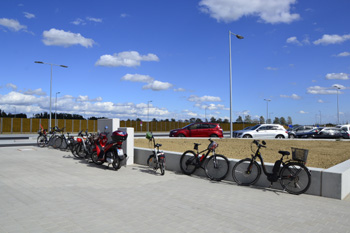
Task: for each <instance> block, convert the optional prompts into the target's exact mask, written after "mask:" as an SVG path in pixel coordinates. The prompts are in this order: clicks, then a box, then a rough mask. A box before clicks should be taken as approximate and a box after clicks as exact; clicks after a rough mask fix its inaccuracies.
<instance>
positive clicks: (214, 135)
mask: <svg viewBox="0 0 350 233" xmlns="http://www.w3.org/2000/svg"><path fill="white" fill-rule="evenodd" d="M210 137H211V138H217V137H219V136H218V135H216V134H212V135H210Z"/></svg>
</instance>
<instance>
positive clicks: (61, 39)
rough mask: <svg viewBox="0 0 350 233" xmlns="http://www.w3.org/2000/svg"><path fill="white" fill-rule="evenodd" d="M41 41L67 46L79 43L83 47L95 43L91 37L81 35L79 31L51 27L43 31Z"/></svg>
mask: <svg viewBox="0 0 350 233" xmlns="http://www.w3.org/2000/svg"><path fill="white" fill-rule="evenodd" d="M43 37H44V39H43V42H44V44H45V45H56V46H63V47H69V46H72V45H81V46H83V47H86V48H88V47H92V45H93V44H94V43H95V42H94V41H93V40H92V39H89V38H85V37H83V36H82V35H81V34H80V33H72V32H66V31H64V30H58V29H55V28H51V29H50V30H49V31H44V32H43Z"/></svg>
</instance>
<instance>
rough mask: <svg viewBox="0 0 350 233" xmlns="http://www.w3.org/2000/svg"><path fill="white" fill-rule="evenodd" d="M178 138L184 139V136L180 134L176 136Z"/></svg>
mask: <svg viewBox="0 0 350 233" xmlns="http://www.w3.org/2000/svg"><path fill="white" fill-rule="evenodd" d="M177 136H178V137H180V138H183V137H185V135H183V134H182V133H180V134H179V135H177Z"/></svg>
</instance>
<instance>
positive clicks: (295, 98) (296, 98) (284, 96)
mask: <svg viewBox="0 0 350 233" xmlns="http://www.w3.org/2000/svg"><path fill="white" fill-rule="evenodd" d="M280 97H281V98H291V99H293V100H300V99H301V97H300V96H298V95H297V94H292V95H291V96H288V95H280Z"/></svg>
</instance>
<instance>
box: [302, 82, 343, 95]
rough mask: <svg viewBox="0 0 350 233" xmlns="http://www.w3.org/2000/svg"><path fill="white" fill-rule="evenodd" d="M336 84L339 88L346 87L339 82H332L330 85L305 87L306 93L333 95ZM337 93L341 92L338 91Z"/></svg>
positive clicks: (335, 91)
mask: <svg viewBox="0 0 350 233" xmlns="http://www.w3.org/2000/svg"><path fill="white" fill-rule="evenodd" d="M336 85H337V86H339V87H340V89H346V87H344V86H343V85H339V84H334V85H333V86H332V87H320V86H312V87H308V88H307V93H309V94H313V95H335V94H337V89H336V88H335V86H336ZM339 94H341V92H339Z"/></svg>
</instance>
